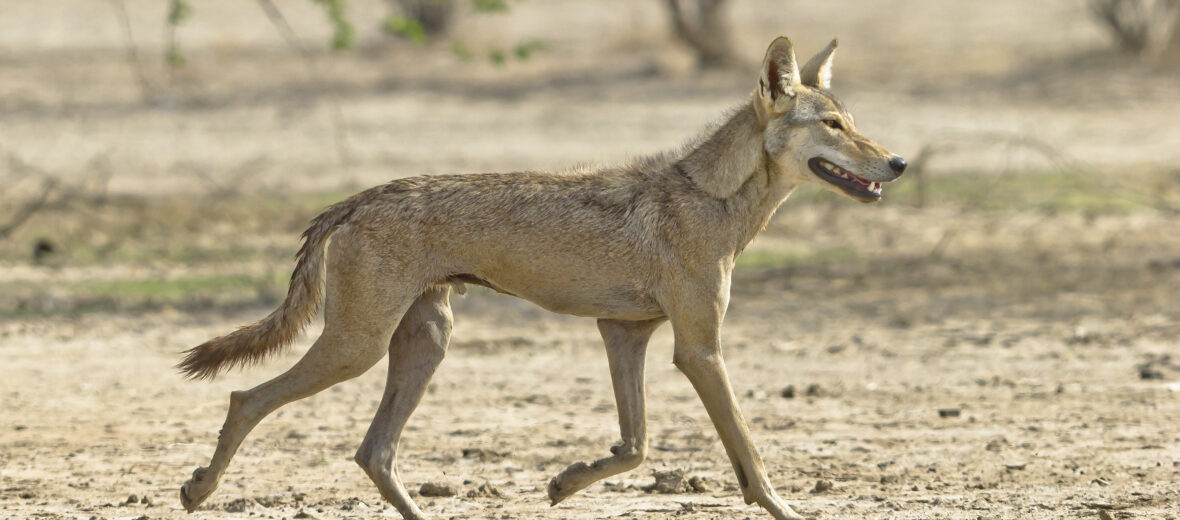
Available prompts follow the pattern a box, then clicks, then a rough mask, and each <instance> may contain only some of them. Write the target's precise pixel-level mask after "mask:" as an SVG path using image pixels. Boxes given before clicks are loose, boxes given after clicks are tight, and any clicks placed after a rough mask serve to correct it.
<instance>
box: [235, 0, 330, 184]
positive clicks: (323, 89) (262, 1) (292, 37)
mask: <svg viewBox="0 0 1180 520" xmlns="http://www.w3.org/2000/svg"><path fill="white" fill-rule="evenodd" d="M258 5H259V6H260V7H262V10H263V12H265V13H266V17H267V18H269V19H270V23H271V24H272V25H274V26H275V29H276V30H277V31H278V32H279V35H280V36H282V37H283V41H284V42H286V43H287V46H288V47H290V48H292V49H294V50H295V52H297V53H298V54H299V56H300V57H301V58H303V63H304V64H305V65H306V66H307V70H308V73H310V74H311V76H312V79H314V80H315V81H316V83H317V85H318V86H319V88H320V93H321V94H323V95H324V97H325V98H327V103H328V112H329V116H330V117H331V122H332V137H333V140H334V141H335V144H336V156H337V158H338V159H339V160H340V162H341V163H342V164H345V165H350V164H352V154H351V152H350V151H349V149H350V148H349V146H348V127H347V125H345V121H344V113H343V112H342V111H341V110H340V100H339V99H337V98H336V93H335V92H333V91H332V89H330V88H328V84H327V82H325V81H324V75H323V74H322V73H321V71H320V69H319V66H318V64H317V63H316V60H315V58H314V57H313V56H312V55H311V53H310V52H308V51H307V48H306V47H304V46H303V42H302V41H301V40H300V39H299V35H298V34H296V33H295V29H293V28H291V24H289V23H287V18H286V17H285V16H283V12H282V11H280V10H279V8H278V6H276V5H275V4H274V2H273V1H272V0H258Z"/></svg>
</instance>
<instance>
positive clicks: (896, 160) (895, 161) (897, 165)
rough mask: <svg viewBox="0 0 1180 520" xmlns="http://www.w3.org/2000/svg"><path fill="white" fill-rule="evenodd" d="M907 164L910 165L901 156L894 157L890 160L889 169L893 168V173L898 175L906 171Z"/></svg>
mask: <svg viewBox="0 0 1180 520" xmlns="http://www.w3.org/2000/svg"><path fill="white" fill-rule="evenodd" d="M907 164H909V163H907V162H905V159H902V158H901V156H900V155H894V156H893V158H892V159H889V167H890V168H893V171H894V172H896V173H897V174H898V175H901V172H904V171H905V167H906V165H907Z"/></svg>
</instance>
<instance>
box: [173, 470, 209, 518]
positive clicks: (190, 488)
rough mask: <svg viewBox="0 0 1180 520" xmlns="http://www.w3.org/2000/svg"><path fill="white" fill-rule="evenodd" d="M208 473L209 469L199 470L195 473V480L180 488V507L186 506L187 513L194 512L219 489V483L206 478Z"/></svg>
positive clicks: (191, 479) (190, 480)
mask: <svg viewBox="0 0 1180 520" xmlns="http://www.w3.org/2000/svg"><path fill="white" fill-rule="evenodd" d="M208 471H209V468H197V469H196V470H194V471H193V478H190V479H189V480H188V482H185V483H184V485H182V486H180V505H182V506H184V510H185V511H188V512H190V513H191V512H193V510H195V509H196V508H197V506H199V505H201V502H204V501H205V499H206V498H209V495H212V494H213V490H214V489H217V481H216V480H212V479H208V478H206V473H207V472H208Z"/></svg>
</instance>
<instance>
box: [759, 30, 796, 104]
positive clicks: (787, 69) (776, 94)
mask: <svg viewBox="0 0 1180 520" xmlns="http://www.w3.org/2000/svg"><path fill="white" fill-rule="evenodd" d="M799 85H800V82H799V65H798V64H797V63H796V62H795V48H794V47H793V46H791V40H788V39H786V38H785V37H782V36H779V37H778V38H776V39H775V40H774V41H773V42H771V44H770V47H769V48H767V49H766V57H765V58H763V59H762V76H761V77H760V78H759V79H758V99H759V100H760V101H761V103H760V104H761V108H762V112H764V113H766V114H770V115H778V114H782V113H784V112H786V111H787V110H789V109H790V107H791V105H792V104H793V103H794V102H795V87H797V86H799Z"/></svg>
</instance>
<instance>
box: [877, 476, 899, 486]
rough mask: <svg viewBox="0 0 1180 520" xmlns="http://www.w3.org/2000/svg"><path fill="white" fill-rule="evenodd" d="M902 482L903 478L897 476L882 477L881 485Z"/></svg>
mask: <svg viewBox="0 0 1180 520" xmlns="http://www.w3.org/2000/svg"><path fill="white" fill-rule="evenodd" d="M900 481H901V477H899V476H897V475H881V480H880V481H879V482H880V483H881V484H896V483H898V482H900Z"/></svg>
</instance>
